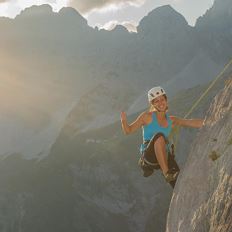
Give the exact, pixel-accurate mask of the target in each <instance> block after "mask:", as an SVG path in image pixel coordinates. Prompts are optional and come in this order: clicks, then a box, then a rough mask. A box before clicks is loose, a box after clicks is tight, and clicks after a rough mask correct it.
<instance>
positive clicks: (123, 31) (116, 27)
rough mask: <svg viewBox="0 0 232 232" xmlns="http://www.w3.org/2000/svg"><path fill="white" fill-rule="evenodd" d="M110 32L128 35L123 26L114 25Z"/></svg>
mask: <svg viewBox="0 0 232 232" xmlns="http://www.w3.org/2000/svg"><path fill="white" fill-rule="evenodd" d="M112 32H116V33H128V30H127V29H126V27H124V26H123V25H116V26H115V28H114V29H113V30H112Z"/></svg>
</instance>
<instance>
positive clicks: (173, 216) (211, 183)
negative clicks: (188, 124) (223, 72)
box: [166, 79, 232, 232]
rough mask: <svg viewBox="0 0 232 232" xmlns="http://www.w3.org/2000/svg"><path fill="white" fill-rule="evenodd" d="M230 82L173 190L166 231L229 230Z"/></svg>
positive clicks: (231, 224) (231, 177) (216, 101)
mask: <svg viewBox="0 0 232 232" xmlns="http://www.w3.org/2000/svg"><path fill="white" fill-rule="evenodd" d="M231 154H232V79H231V80H230V81H227V82H226V85H225V88H224V89H223V90H222V91H220V92H219V93H218V94H217V96H216V97H215V98H214V101H213V102H212V104H211V106H210V108H209V110H208V112H207V116H206V125H205V126H204V127H203V128H202V129H201V130H200V131H199V133H198V135H197V137H196V139H195V141H194V142H193V144H192V147H191V151H190V154H189V157H188V160H187V162H186V164H185V167H184V168H183V169H182V171H181V173H180V176H179V178H178V182H177V185H176V187H175V190H174V193H173V197H172V200H171V205H170V209H169V214H168V219H167V227H166V232H176V231H178V232H186V231H188V232H193V231H194V232H206V231H207V232H215V231H220V232H231V231H232V165H231V164H232V156H231Z"/></svg>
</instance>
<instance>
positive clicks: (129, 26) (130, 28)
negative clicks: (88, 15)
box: [97, 20, 138, 32]
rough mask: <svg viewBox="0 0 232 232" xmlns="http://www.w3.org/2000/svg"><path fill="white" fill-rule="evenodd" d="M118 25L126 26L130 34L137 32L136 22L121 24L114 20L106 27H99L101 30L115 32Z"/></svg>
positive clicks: (105, 25)
mask: <svg viewBox="0 0 232 232" xmlns="http://www.w3.org/2000/svg"><path fill="white" fill-rule="evenodd" d="M117 25H122V26H124V27H125V28H126V29H127V30H128V31H129V32H137V26H138V25H137V24H136V23H135V22H134V21H123V22H119V21H117V20H112V21H109V22H107V23H106V24H104V25H97V26H98V27H99V29H105V30H108V31H111V30H113V29H114V28H115V27H116V26H117Z"/></svg>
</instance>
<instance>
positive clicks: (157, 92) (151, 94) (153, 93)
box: [147, 86, 166, 102]
mask: <svg viewBox="0 0 232 232" xmlns="http://www.w3.org/2000/svg"><path fill="white" fill-rule="evenodd" d="M164 94H166V93H165V91H164V89H163V88H162V87H160V86H156V87H153V88H152V89H150V90H149V91H148V94H147V96H148V101H149V102H151V101H152V100H154V99H156V98H157V97H159V96H162V95H164Z"/></svg>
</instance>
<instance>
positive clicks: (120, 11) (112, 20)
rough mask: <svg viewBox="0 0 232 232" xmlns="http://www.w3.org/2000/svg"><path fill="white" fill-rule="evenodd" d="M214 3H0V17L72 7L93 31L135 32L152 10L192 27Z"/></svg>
mask: <svg viewBox="0 0 232 232" xmlns="http://www.w3.org/2000/svg"><path fill="white" fill-rule="evenodd" d="M213 1H214V0H0V16H6V17H10V18H14V17H15V16H16V15H17V14H19V13H20V12H21V11H22V10H23V9H25V8H26V7H30V6H32V5H41V4H50V5H51V6H52V8H53V10H54V11H56V12H57V11H59V10H60V9H61V8H62V7H66V6H71V7H74V8H75V9H76V10H77V11H78V12H79V13H81V14H82V15H83V17H85V18H86V19H87V21H88V24H89V25H90V26H92V27H95V26H98V27H99V28H105V29H112V27H113V26H114V25H116V24H121V25H125V26H127V28H130V27H131V30H132V31H133V30H134V27H136V26H137V25H138V24H139V21H140V20H141V19H142V18H143V17H144V16H146V15H147V14H148V13H149V12H150V11H152V10H153V9H155V8H157V7H159V6H162V5H167V4H169V5H171V6H172V7H173V8H174V9H175V10H176V11H178V12H179V13H181V14H182V15H183V16H184V17H185V18H186V20H187V21H188V23H189V24H190V25H192V26H194V24H195V22H196V19H197V18H198V17H199V16H201V15H203V14H204V13H205V12H206V10H207V9H209V8H210V7H211V6H212V4H213Z"/></svg>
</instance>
